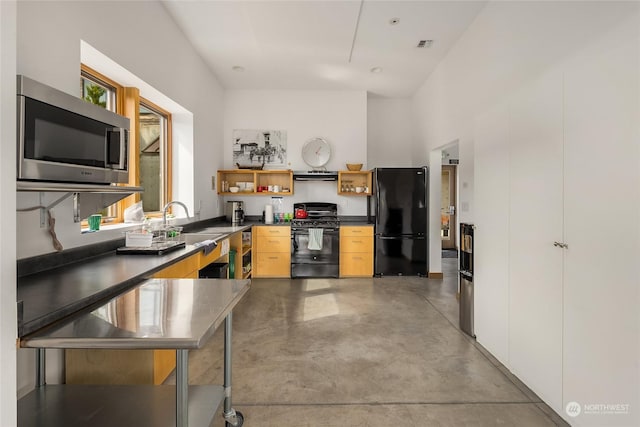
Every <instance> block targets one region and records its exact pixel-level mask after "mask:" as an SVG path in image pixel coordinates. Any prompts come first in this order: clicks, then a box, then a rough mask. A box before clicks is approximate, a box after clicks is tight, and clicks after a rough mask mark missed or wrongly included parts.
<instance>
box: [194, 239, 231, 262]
mask: <svg viewBox="0 0 640 427" xmlns="http://www.w3.org/2000/svg"><path fill="white" fill-rule="evenodd" d="M225 240H228V239H224V240H220V241H219V242H218V246H216V247H215V249H214V250H212V251H211V252H209V253H208V254H207V255H205V254H204V251H200V252H198V254H199V257H200V258H199V262H198V268H202V267H204V266H205V265H209V264H211V263H212V262H214V261H215V260H217V259H218V258H220V257H221V256H222V255H221V253H222V252H221V249H222V242H224V241H225Z"/></svg>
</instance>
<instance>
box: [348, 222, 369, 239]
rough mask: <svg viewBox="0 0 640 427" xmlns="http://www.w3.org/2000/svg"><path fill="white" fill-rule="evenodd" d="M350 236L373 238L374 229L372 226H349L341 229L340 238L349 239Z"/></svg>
mask: <svg viewBox="0 0 640 427" xmlns="http://www.w3.org/2000/svg"><path fill="white" fill-rule="evenodd" d="M348 236H373V227H372V226H370V225H365V226H361V225H359V226H354V225H347V226H344V225H343V226H341V227H340V237H348Z"/></svg>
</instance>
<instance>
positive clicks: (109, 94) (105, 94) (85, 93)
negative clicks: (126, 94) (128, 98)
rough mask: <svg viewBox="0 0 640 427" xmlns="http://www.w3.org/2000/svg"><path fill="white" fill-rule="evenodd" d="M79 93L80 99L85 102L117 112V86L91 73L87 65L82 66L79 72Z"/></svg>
mask: <svg viewBox="0 0 640 427" xmlns="http://www.w3.org/2000/svg"><path fill="white" fill-rule="evenodd" d="M94 73H95V72H94ZM95 74H97V73H95ZM80 94H81V96H82V99H84V100H85V101H87V102H90V103H92V104H96V105H99V106H101V107H103V108H106V109H107V110H109V111H113V112H116V113H117V112H118V111H117V108H116V100H117V94H118V90H117V88H116V87H115V86H114V84H113V83H107V82H105V81H104V80H103V79H100V78H98V77H97V76H96V75H94V74H91V73H90V72H89V68H87V67H83V68H82V71H81V74H80Z"/></svg>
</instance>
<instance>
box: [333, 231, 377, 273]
mask: <svg viewBox="0 0 640 427" xmlns="http://www.w3.org/2000/svg"><path fill="white" fill-rule="evenodd" d="M372 276H373V226H371V225H366V226H350V225H349V226H341V227H340V277H372Z"/></svg>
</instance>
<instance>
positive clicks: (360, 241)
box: [351, 240, 362, 243]
mask: <svg viewBox="0 0 640 427" xmlns="http://www.w3.org/2000/svg"><path fill="white" fill-rule="evenodd" d="M351 242H353V243H362V240H352V241H351Z"/></svg>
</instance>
